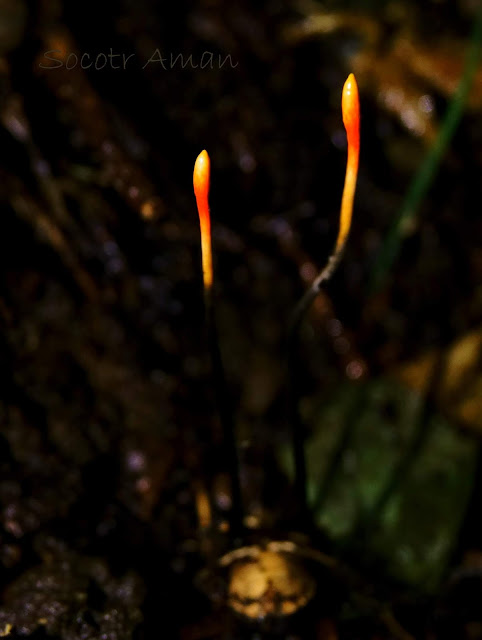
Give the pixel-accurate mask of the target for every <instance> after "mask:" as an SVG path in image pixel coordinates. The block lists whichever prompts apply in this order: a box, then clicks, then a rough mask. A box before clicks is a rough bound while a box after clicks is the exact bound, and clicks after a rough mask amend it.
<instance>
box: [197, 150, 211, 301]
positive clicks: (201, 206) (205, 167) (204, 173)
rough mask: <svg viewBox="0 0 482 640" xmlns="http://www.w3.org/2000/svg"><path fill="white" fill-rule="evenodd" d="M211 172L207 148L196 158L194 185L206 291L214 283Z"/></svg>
mask: <svg viewBox="0 0 482 640" xmlns="http://www.w3.org/2000/svg"><path fill="white" fill-rule="evenodd" d="M210 173H211V161H210V160H209V155H208V152H207V151H206V150H204V151H201V153H200V154H199V155H198V157H197V158H196V162H195V164H194V174H193V185H194V195H195V196H196V204H197V210H198V213H199V226H200V228H201V254H202V265H203V281H204V288H205V290H206V291H209V290H210V289H211V286H212V284H213V255H212V248H211V218H210V215H209V201H208V196H209V180H210Z"/></svg>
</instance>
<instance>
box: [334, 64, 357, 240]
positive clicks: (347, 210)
mask: <svg viewBox="0 0 482 640" xmlns="http://www.w3.org/2000/svg"><path fill="white" fill-rule="evenodd" d="M341 110H342V115H343V124H344V125H345V129H346V136H347V140H348V158H347V163H346V175H345V186H344V188H343V197H342V200H341V211H340V230H339V232H338V238H337V241H336V250H337V251H338V250H341V249H342V248H343V246H344V244H345V241H346V238H347V236H348V233H349V231H350V226H351V215H352V211H353V200H354V198H355V188H356V179H357V175H358V158H359V155H360V102H359V99H358V86H357V83H356V80H355V76H354V75H353V73H350V75H349V76H348V78H347V79H346V82H345V85H344V87H343V93H342V98H341Z"/></svg>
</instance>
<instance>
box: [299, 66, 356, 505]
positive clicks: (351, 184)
mask: <svg viewBox="0 0 482 640" xmlns="http://www.w3.org/2000/svg"><path fill="white" fill-rule="evenodd" d="M341 110H342V116H343V124H344V125H345V130H346V135H347V141H348V157H347V162H346V173H345V184H344V187H343V195H342V199H341V207H340V226H339V230H338V237H337V239H336V243H335V247H334V249H333V253H332V254H331V255H330V257H329V258H328V262H327V263H326V265H325V267H324V268H323V269H322V270H321V271H320V273H319V274H318V275H317V277H316V278H315V279H314V281H313V283H312V285H311V287H310V288H309V289H308V290H307V291H306V292H305V294H304V296H303V297H302V298H301V300H300V301H299V303H298V304H297V306H296V307H295V309H294V311H293V315H292V318H291V323H290V327H289V334H288V366H289V373H290V377H291V388H292V391H291V418H292V429H293V433H292V439H293V454H294V459H295V490H296V493H297V497H298V501H299V504H300V508H301V509H302V510H306V460H305V450H304V437H303V426H302V423H301V417H300V414H299V406H298V405H299V395H300V393H299V391H300V389H299V385H300V382H299V375H297V366H296V365H297V362H296V342H297V337H298V330H299V327H300V325H301V323H302V321H303V318H304V317H305V314H306V312H307V311H308V309H309V308H310V306H311V304H312V303H313V301H314V300H315V298H316V296H317V295H318V294H319V293H320V291H321V288H322V285H323V283H324V282H326V281H327V280H329V279H330V278H331V276H332V275H333V273H334V271H335V269H336V267H337V266H338V264H339V262H340V260H341V258H342V256H343V251H344V249H345V245H346V241H347V238H348V234H349V232H350V227H351V218H352V211H353V200H354V198H355V189H356V180H357V175H358V160H359V155H360V103H359V99H358V86H357V83H356V80H355V76H354V75H353V73H351V74H350V75H349V76H348V78H347V80H346V82H345V85H344V87H343V93H342V98H341Z"/></svg>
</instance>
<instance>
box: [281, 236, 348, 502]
mask: <svg viewBox="0 0 482 640" xmlns="http://www.w3.org/2000/svg"><path fill="white" fill-rule="evenodd" d="M343 248H344V247H343V246H342V247H340V249H339V250H337V251H335V252H334V253H333V255H331V256H330V258H329V259H328V262H327V264H326V266H325V267H324V269H323V270H322V271H321V272H320V273H319V275H318V276H317V277H316V278H315V280H314V281H313V283H312V285H311V287H310V288H309V289H308V290H307V291H306V292H305V294H304V295H303V297H302V298H301V300H300V301H299V302H298V304H297V305H296V307H295V309H294V311H293V315H292V317H291V322H290V326H289V330H288V377H289V379H290V393H289V412H290V418H291V441H292V446H293V457H294V464H295V482H294V485H295V495H296V499H297V501H298V504H299V508H300V511H301V512H302V513H306V512H307V499H306V480H307V474H306V454H305V434H304V428H303V421H302V419H301V415H300V410H299V404H300V396H301V385H300V371H299V363H298V356H297V354H298V337H299V330H300V326H301V323H302V322H303V320H304V318H305V316H306V314H307V312H308V310H309V308H310V307H311V305H312V304H313V302H314V301H315V299H316V296H317V295H318V294H319V293H320V291H321V289H322V285H323V283H324V282H326V281H327V280H329V279H330V278H331V276H332V274H333V272H334V271H335V269H336V267H337V266H338V263H339V262H340V260H341V258H342V255H343Z"/></svg>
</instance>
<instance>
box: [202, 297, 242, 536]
mask: <svg viewBox="0 0 482 640" xmlns="http://www.w3.org/2000/svg"><path fill="white" fill-rule="evenodd" d="M204 303H205V309H206V325H207V332H208V343H209V353H210V356H211V366H212V371H213V379H214V390H215V395H216V402H217V406H218V413H219V420H220V423H221V429H222V434H223V447H224V449H225V452H226V460H227V466H228V469H229V475H230V480H231V500H232V506H231V523H230V524H231V531H232V532H233V533H234V535H238V534H239V533H240V532H241V529H242V523H243V508H242V496H241V477H240V463H239V456H238V448H237V446H236V433H235V426H234V421H233V410H232V407H231V403H230V401H229V394H228V390H227V387H226V374H225V371H224V365H223V360H222V357H221V351H220V348H219V339H218V331H217V323H216V317H215V312H214V304H213V297H212V291H211V290H210V289H208V290H206V289H205V295H204Z"/></svg>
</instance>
